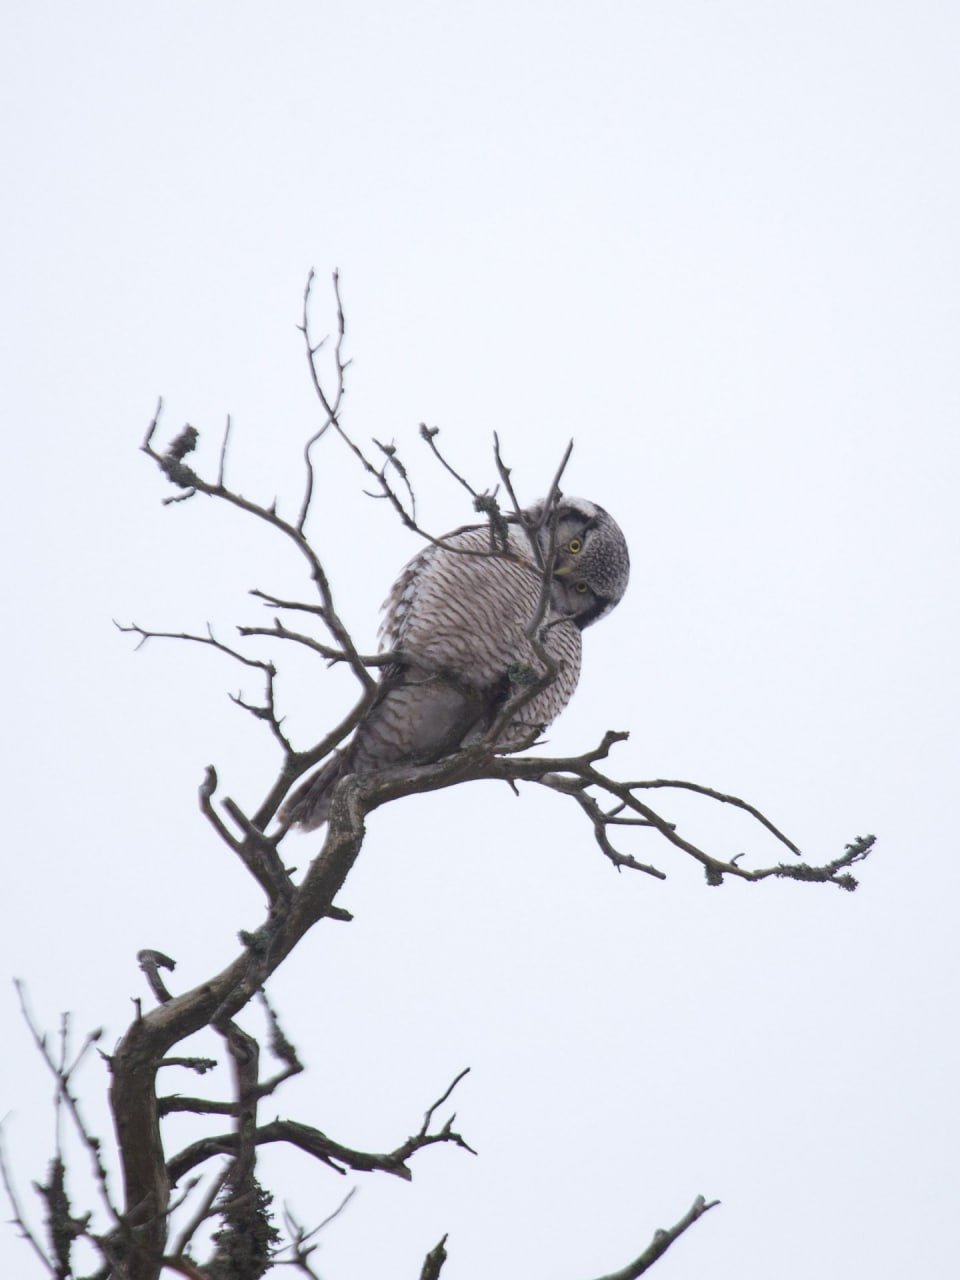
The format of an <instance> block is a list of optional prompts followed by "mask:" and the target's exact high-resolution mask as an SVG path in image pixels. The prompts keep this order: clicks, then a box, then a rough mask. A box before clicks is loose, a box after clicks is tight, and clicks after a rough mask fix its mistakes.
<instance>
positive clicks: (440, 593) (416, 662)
mask: <svg viewBox="0 0 960 1280" xmlns="http://www.w3.org/2000/svg"><path fill="white" fill-rule="evenodd" d="M547 536H548V535H547V534H546V533H542V534H541V535H540V537H541V542H542V543H543V544H544V546H545V545H546V540H547ZM442 541H443V546H435V545H431V546H429V547H427V548H425V550H423V551H421V552H420V553H419V554H418V555H416V556H414V558H413V559H412V560H411V561H410V562H409V564H408V565H407V566H406V567H405V568H404V569H403V571H402V572H401V574H400V576H399V578H398V579H397V581H396V582H395V583H394V585H393V588H392V590H391V592H390V595H389V597H388V598H387V600H386V602H385V604H384V610H385V616H384V621H383V625H382V626H381V628H380V639H381V648H382V649H383V650H386V651H389V652H396V653H398V655H399V660H398V662H397V663H396V664H393V663H391V664H390V665H389V666H387V667H384V668H383V670H382V674H381V678H380V685H379V690H378V695H377V699H376V701H375V703H374V704H373V706H372V707H371V708H370V710H369V711H368V712H367V715H366V717H365V718H364V720H363V721H362V722H361V724H360V725H359V726H358V728H357V731H356V733H355V734H354V736H353V738H352V740H351V741H350V742H349V743H348V745H347V746H346V748H344V749H343V750H341V751H338V752H335V753H334V755H333V756H332V757H331V758H330V760H328V761H327V762H326V764H324V766H323V767H322V768H321V770H320V771H319V773H317V774H315V775H314V776H313V777H312V778H310V779H308V781H307V782H306V783H304V784H302V785H301V786H300V787H299V788H298V789H297V790H296V791H295V792H294V793H293V795H292V796H291V797H290V799H289V800H288V801H287V803H286V805H285V806H284V809H283V811H282V813H281V818H282V819H284V820H290V821H293V822H297V823H299V824H300V825H301V826H303V827H306V828H307V829H312V828H314V827H318V826H319V825H320V824H321V823H322V822H324V821H325V820H326V816H327V811H328V809H329V800H330V793H331V791H332V789H333V786H334V784H335V783H336V782H337V780H338V779H339V778H340V777H342V776H343V775H344V774H346V773H355V772H356V773H371V772H374V771H375V770H377V769H382V768H385V767H387V766H389V765H395V764H425V763H428V762H431V761H434V760H438V759H440V758H441V756H444V755H447V754H449V753H450V752H451V751H454V750H456V749H457V748H458V747H461V746H464V745H466V744H467V743H468V742H470V741H472V740H473V739H475V738H477V737H478V736H480V735H482V734H483V733H484V732H486V731H488V730H489V728H490V727H491V725H492V724H493V722H494V720H495V719H496V716H497V714H498V713H499V712H500V710H501V709H502V707H503V706H504V704H505V702H506V701H507V699H508V698H509V697H511V696H512V695H513V694H514V693H516V692H517V689H518V687H519V685H520V684H522V682H523V680H524V679H525V678H528V676H533V675H537V674H539V673H540V663H539V661H538V659H537V656H536V653H535V651H534V648H533V646H532V644H531V643H530V641H529V640H528V639H527V637H526V634H525V631H526V628H527V626H528V624H529V622H530V620H531V618H532V617H533V616H534V613H535V611H536V607H537V603H538V601H539V599H540V594H541V584H542V576H541V572H540V570H539V569H538V567H537V564H536V561H535V558H534V554H533V550H532V548H531V546H530V543H529V540H528V537H527V534H526V533H525V531H524V530H523V529H521V528H520V527H519V525H517V524H516V523H513V524H511V525H510V526H509V527H508V546H507V549H506V550H505V551H498V552H496V553H491V550H490V532H489V529H488V528H487V526H485V525H484V526H479V527H473V528H467V529H460V530H457V531H456V532H454V533H451V534H448V535H447V537H445V538H444V539H443V540H442ZM446 548H450V549H449V550H447V549H446ZM469 552H472V553H475V554H464V553H469ZM628 575H629V556H628V554H627V547H626V543H625V541H624V538H623V534H622V533H621V532H620V529H619V527H618V526H617V524H616V523H615V521H614V520H613V519H612V518H611V517H610V516H609V515H608V514H607V513H606V511H604V510H603V508H602V507H598V506H597V505H596V504H595V503H592V502H587V501H586V500H584V499H578V498H564V499H562V500H561V503H560V505H559V510H558V520H557V540H556V561H555V565H554V576H553V578H552V580H551V584H550V598H549V602H548V607H547V611H546V614H545V617H544V621H543V624H542V626H541V629H540V642H541V643H542V644H543V646H544V648H545V649H546V651H547V653H548V654H549V655H550V657H551V658H552V660H553V661H554V662H555V663H556V664H557V674H556V677H555V678H554V680H553V681H552V682H551V683H550V684H549V685H548V686H547V687H546V688H545V689H543V690H542V691H541V692H540V693H538V694H537V695H536V696H535V697H533V698H532V699H531V700H530V701H529V702H527V703H526V704H525V705H524V706H523V707H521V708H520V709H519V711H518V714H517V717H516V719H515V720H514V721H512V722H511V723H510V724H509V725H507V726H506V729H505V730H504V731H503V732H501V734H500V737H499V745H501V746H507V747H510V746H512V745H514V744H516V745H518V746H519V745H521V744H522V743H523V742H524V741H527V740H528V739H529V737H530V735H531V733H534V732H537V731H539V730H541V729H543V728H545V727H546V726H547V725H548V724H550V723H551V721H553V720H554V719H556V717H557V716H558V715H559V714H560V712H561V711H562V710H563V708H564V707H565V706H566V704H567V703H568V702H569V700H570V698H571V696H572V695H573V691H574V689H575V688H576V686H577V680H578V678H579V675H580V655H581V640H580V633H581V631H582V630H583V628H584V627H587V626H589V625H590V624H591V623H592V622H595V621H596V620H597V619H598V618H601V617H603V616H604V614H606V613H608V612H609V611H610V610H611V609H612V608H613V607H614V605H616V604H617V602H618V601H619V600H620V598H621V596H622V595H623V592H624V590H625V588H626V585H627V578H628Z"/></svg>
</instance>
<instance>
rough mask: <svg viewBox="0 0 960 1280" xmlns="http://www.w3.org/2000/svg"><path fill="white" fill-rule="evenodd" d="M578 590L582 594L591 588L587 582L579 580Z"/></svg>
mask: <svg viewBox="0 0 960 1280" xmlns="http://www.w3.org/2000/svg"><path fill="white" fill-rule="evenodd" d="M577 590H578V591H579V592H580V594H581V595H583V593H584V592H585V591H589V590H590V588H589V587H588V586H587V584H586V583H585V582H578V583H577Z"/></svg>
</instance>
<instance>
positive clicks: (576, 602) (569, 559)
mask: <svg viewBox="0 0 960 1280" xmlns="http://www.w3.org/2000/svg"><path fill="white" fill-rule="evenodd" d="M629 571H630V558H629V554H628V552H627V546H626V542H625V541H624V537H623V534H622V533H621V531H620V529H619V527H618V525H617V524H616V522H615V521H614V520H613V519H612V518H611V517H610V516H609V515H608V514H607V512H606V511H604V510H603V508H602V507H598V506H596V505H595V504H594V503H588V502H585V501H583V500H581V499H568V500H566V505H565V506H564V507H561V510H560V518H559V520H558V521H557V532H556V542H555V558H554V571H553V584H552V590H551V593H550V596H551V603H552V605H553V607H554V609H555V610H556V611H557V613H559V614H562V615H564V616H566V617H568V618H570V619H571V620H572V621H574V622H575V623H576V624H577V626H578V627H579V628H580V629H581V631H582V630H583V629H584V627H588V626H590V624H591V623H593V622H596V621H597V619H598V618H602V617H603V616H604V614H606V613H609V612H610V610H611V609H612V608H613V607H614V605H616V604H617V603H618V602H619V600H620V598H621V596H622V595H623V593H624V590H625V589H626V585H627V577H628V575H629Z"/></svg>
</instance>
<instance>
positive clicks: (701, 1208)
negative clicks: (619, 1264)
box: [599, 1196, 720, 1280]
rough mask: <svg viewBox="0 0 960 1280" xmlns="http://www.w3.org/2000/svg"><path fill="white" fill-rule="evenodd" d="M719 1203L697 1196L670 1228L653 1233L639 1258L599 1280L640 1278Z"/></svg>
mask: <svg viewBox="0 0 960 1280" xmlns="http://www.w3.org/2000/svg"><path fill="white" fill-rule="evenodd" d="M719 1203H720V1201H719V1200H710V1201H706V1200H704V1198H703V1196H697V1198H696V1200H694V1202H693V1204H692V1205H691V1206H690V1208H689V1209H688V1210H687V1212H686V1213H685V1214H684V1215H683V1217H682V1218H681V1219H680V1221H679V1222H676V1223H674V1225H673V1226H672V1227H668V1228H667V1229H666V1230H663V1229H661V1230H659V1231H656V1232H654V1236H653V1239H652V1240H651V1241H650V1244H649V1245H647V1247H646V1249H644V1251H643V1253H641V1255H640V1257H639V1258H635V1259H634V1260H633V1262H629V1263H628V1264H627V1265H626V1266H625V1267H623V1268H622V1269H621V1270H620V1271H613V1272H611V1273H610V1274H609V1275H606V1276H600V1277H599V1280H637V1277H638V1276H642V1275H643V1273H644V1272H645V1271H649V1270H650V1268H651V1267H652V1266H653V1264H654V1263H655V1262H656V1261H657V1260H658V1259H659V1258H662V1257H663V1255H664V1254H665V1253H666V1251H667V1250H668V1249H669V1248H670V1246H671V1245H672V1244H673V1242H674V1241H675V1240H677V1239H678V1238H679V1237H680V1236H682V1235H683V1233H684V1232H685V1231H686V1230H687V1228H688V1227H690V1226H692V1225H693V1224H694V1223H695V1222H696V1221H697V1219H698V1218H702V1217H703V1215H704V1214H705V1213H706V1212H707V1211H708V1210H709V1209H713V1208H715V1206H716V1205H718V1204H719Z"/></svg>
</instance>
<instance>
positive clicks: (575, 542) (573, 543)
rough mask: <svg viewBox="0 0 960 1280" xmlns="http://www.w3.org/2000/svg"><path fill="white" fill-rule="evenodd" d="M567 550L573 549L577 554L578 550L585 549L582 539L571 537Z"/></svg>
mask: <svg viewBox="0 0 960 1280" xmlns="http://www.w3.org/2000/svg"><path fill="white" fill-rule="evenodd" d="M567 550H568V551H572V552H573V554H574V555H576V554H577V552H578V551H582V550H583V542H582V540H581V539H580V538H571V539H570V541H569V542H568V543H567Z"/></svg>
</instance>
